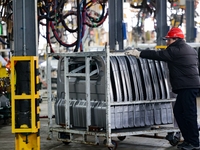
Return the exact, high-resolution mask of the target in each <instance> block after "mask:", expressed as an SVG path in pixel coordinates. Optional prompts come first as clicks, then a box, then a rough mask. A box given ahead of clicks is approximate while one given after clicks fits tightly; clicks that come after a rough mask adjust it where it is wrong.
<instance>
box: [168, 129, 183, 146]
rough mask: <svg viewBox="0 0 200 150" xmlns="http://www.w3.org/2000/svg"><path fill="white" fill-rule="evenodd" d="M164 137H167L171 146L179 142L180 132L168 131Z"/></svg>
mask: <svg viewBox="0 0 200 150" xmlns="http://www.w3.org/2000/svg"><path fill="white" fill-rule="evenodd" d="M165 139H167V140H168V141H169V143H170V144H171V145H172V146H176V145H177V144H178V143H179V142H180V139H181V133H180V132H176V133H175V135H174V132H169V133H168V134H167V136H166V137H165Z"/></svg>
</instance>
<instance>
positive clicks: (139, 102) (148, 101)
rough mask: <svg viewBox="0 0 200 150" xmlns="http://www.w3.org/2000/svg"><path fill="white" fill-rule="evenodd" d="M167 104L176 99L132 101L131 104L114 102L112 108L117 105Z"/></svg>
mask: <svg viewBox="0 0 200 150" xmlns="http://www.w3.org/2000/svg"><path fill="white" fill-rule="evenodd" d="M167 102H175V99H162V100H143V101H131V102H113V103H110V105H112V106H117V105H130V104H150V103H151V104H152V103H167Z"/></svg>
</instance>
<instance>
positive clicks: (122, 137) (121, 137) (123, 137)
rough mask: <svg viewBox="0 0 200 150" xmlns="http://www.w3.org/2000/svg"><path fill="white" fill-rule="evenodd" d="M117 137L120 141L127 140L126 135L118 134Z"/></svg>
mask: <svg viewBox="0 0 200 150" xmlns="http://www.w3.org/2000/svg"><path fill="white" fill-rule="evenodd" d="M117 138H118V139H119V140H120V141H123V140H125V138H126V136H118V137H117Z"/></svg>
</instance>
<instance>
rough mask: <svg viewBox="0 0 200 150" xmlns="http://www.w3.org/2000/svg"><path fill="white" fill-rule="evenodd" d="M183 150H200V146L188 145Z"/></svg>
mask: <svg viewBox="0 0 200 150" xmlns="http://www.w3.org/2000/svg"><path fill="white" fill-rule="evenodd" d="M181 149H182V150H200V147H199V146H193V145H192V144H188V143H186V144H185V145H183V146H182V148H181Z"/></svg>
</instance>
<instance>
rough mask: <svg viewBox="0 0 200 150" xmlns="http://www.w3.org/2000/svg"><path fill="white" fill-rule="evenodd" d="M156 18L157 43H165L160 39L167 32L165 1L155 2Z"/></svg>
mask: <svg viewBox="0 0 200 150" xmlns="http://www.w3.org/2000/svg"><path fill="white" fill-rule="evenodd" d="M156 8H157V9H156V20H158V21H157V28H156V31H157V38H156V39H157V45H165V41H164V40H163V39H162V38H163V37H164V36H165V35H166V34H167V32H168V26H167V1H166V0H161V1H157V2H156Z"/></svg>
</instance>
